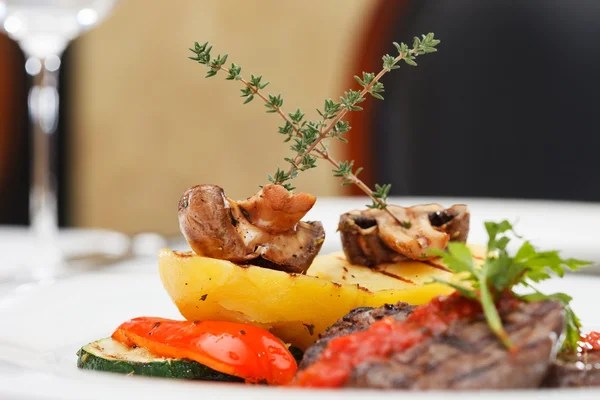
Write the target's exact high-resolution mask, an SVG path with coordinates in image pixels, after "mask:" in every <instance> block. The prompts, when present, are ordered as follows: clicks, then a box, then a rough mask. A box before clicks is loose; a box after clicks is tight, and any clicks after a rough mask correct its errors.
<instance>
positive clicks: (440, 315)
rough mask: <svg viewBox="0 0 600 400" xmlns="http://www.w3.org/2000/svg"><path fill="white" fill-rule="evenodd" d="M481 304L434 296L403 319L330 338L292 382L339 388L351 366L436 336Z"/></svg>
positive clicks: (350, 371) (391, 320) (465, 299)
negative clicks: (315, 358) (321, 350)
mask: <svg viewBox="0 0 600 400" xmlns="http://www.w3.org/2000/svg"><path fill="white" fill-rule="evenodd" d="M479 313H481V305H480V304H479V303H478V302H476V301H473V300H470V299H467V298H465V297H463V296H460V295H459V294H454V295H451V296H449V297H438V298H436V299H434V300H432V301H431V302H430V303H429V304H426V305H424V306H421V307H418V308H416V309H415V310H414V311H413V312H412V314H411V315H410V316H409V317H408V318H407V319H406V320H405V321H394V320H393V319H392V318H390V317H388V318H384V319H382V320H380V321H377V322H375V323H373V324H372V325H371V326H370V327H369V328H368V329H367V330H364V331H361V332H356V333H353V334H350V335H347V336H341V337H337V338H335V339H333V340H331V341H330V342H329V343H328V345H327V347H326V348H325V349H324V350H323V352H322V353H321V357H320V359H319V360H318V361H317V362H316V363H314V364H312V365H311V366H309V367H308V368H307V369H305V370H303V371H301V372H300V373H299V374H298V375H297V377H296V380H295V382H294V384H295V385H297V386H305V387H331V388H333V387H340V386H342V385H343V384H344V383H345V382H346V380H347V379H348V378H349V376H350V374H351V373H352V370H353V368H354V367H355V366H356V365H358V364H360V363H362V362H365V361H367V360H372V359H377V358H379V359H382V358H383V359H385V358H387V357H388V356H389V355H390V354H392V353H397V352H402V351H405V350H406V349H409V348H411V347H412V346H414V345H416V344H418V343H420V342H422V341H424V340H425V339H427V338H430V337H432V336H434V335H439V334H442V333H443V332H445V331H446V330H447V329H448V326H449V325H450V323H451V322H452V321H454V320H456V319H462V318H473V317H474V316H476V315H478V314H479Z"/></svg>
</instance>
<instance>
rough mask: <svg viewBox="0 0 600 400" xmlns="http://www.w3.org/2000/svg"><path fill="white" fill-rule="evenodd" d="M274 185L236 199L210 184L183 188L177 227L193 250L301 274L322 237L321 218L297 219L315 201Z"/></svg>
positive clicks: (310, 197) (323, 235) (323, 233)
mask: <svg viewBox="0 0 600 400" xmlns="http://www.w3.org/2000/svg"><path fill="white" fill-rule="evenodd" d="M275 186H276V185H267V186H265V187H264V188H263V189H261V190H260V191H259V192H258V193H256V194H255V195H254V196H252V197H250V198H249V199H247V200H244V201H242V202H239V203H238V202H235V201H233V200H231V199H230V198H228V197H226V196H225V193H224V192H223V189H221V188H220V187H219V186H215V185H198V186H193V187H191V188H189V189H188V190H186V191H185V192H184V193H183V195H182V196H181V199H180V200H179V226H180V229H181V232H182V233H183V235H184V236H185V238H186V240H187V241H188V243H189V245H190V247H191V248H192V250H194V252H196V253H197V254H199V255H202V256H205V257H211V258H218V259H222V260H229V261H232V262H235V263H238V264H246V263H252V264H256V265H260V266H263V267H267V268H271V269H278V270H282V271H287V272H295V273H304V272H306V270H307V269H308V267H309V266H310V264H311V263H312V261H313V259H314V258H315V257H316V256H317V254H318V252H319V250H320V249H321V246H322V244H323V241H324V239H325V232H324V230H323V226H322V225H321V223H320V222H302V221H300V219H301V218H302V217H303V216H304V215H305V214H306V213H307V212H308V211H309V210H310V208H311V207H312V206H313V204H314V203H315V200H316V199H315V197H314V196H311V195H309V194H305V193H299V194H292V193H289V192H288V191H287V190H286V189H285V188H283V187H281V186H278V187H275ZM282 190H283V192H282Z"/></svg>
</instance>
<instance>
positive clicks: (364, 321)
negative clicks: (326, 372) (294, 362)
mask: <svg viewBox="0 0 600 400" xmlns="http://www.w3.org/2000/svg"><path fill="white" fill-rule="evenodd" d="M414 309H415V306H411V305H410V304H407V303H402V302H398V303H397V304H386V305H384V306H383V307H379V308H372V307H358V308H355V309H354V310H352V311H350V312H349V313H348V314H346V315H345V316H344V317H342V318H341V319H340V320H338V321H337V322H336V323H335V324H333V325H331V326H330V327H329V328H327V331H325V333H324V334H322V335H321V337H320V338H319V340H317V341H316V343H315V344H313V345H312V346H311V347H309V348H308V349H307V350H306V351H305V352H304V356H303V357H302V362H300V365H299V366H298V368H299V369H300V370H302V369H304V368H306V367H308V366H309V365H310V364H312V363H314V362H315V361H316V360H317V359H318V358H319V355H320V354H321V351H323V349H324V348H325V346H327V343H329V341H330V340H331V339H333V338H336V337H338V336H345V335H349V334H351V333H354V332H359V331H363V330H365V329H367V328H368V327H369V326H370V325H371V324H372V323H373V322H375V321H377V320H380V319H381V318H384V317H389V316H391V317H393V318H394V319H395V320H396V321H402V320H404V319H405V318H406V317H407V316H408V315H409V314H410V313H411V312H412V310H414Z"/></svg>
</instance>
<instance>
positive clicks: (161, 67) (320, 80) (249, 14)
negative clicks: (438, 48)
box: [69, 0, 381, 233]
mask: <svg viewBox="0 0 600 400" xmlns="http://www.w3.org/2000/svg"><path fill="white" fill-rule="evenodd" d="M146 3H147V2H146V0H129V1H124V2H121V3H120V4H119V6H118V8H117V9H116V10H115V12H114V14H113V15H112V17H111V18H110V19H109V20H107V21H105V23H103V24H102V25H100V26H98V27H97V28H95V29H94V30H92V31H90V32H89V33H87V34H85V35H84V36H83V37H82V38H80V40H78V41H77V43H76V44H75V46H76V48H75V49H74V50H76V60H75V63H74V65H73V72H74V75H73V76H74V78H75V79H74V80H73V84H72V93H71V95H72V96H71V99H72V101H71V103H72V104H73V105H74V107H73V110H72V111H73V112H72V115H71V123H72V129H71V132H72V133H73V137H72V140H73V143H72V148H73V152H72V154H71V156H70V160H69V165H70V166H71V167H70V171H71V173H72V177H71V178H72V179H71V180H70V182H71V183H72V184H71V188H72V193H71V195H70V196H71V198H72V204H73V208H72V210H71V212H72V213H73V222H75V223H76V224H77V225H83V226H100V227H108V228H113V229H119V230H123V231H126V232H136V231H140V230H154V231H158V232H163V233H175V232H178V222H177V202H178V200H179V197H180V196H181V194H182V193H183V191H184V190H185V189H186V188H188V187H189V186H192V185H195V184H200V183H215V184H219V185H221V186H222V187H224V188H225V191H226V193H227V194H228V195H229V196H230V197H232V198H238V199H239V198H245V197H248V196H250V195H251V194H253V192H254V191H256V190H257V188H258V185H259V184H264V183H265V181H266V174H267V173H269V172H270V173H273V172H275V170H276V169H277V167H278V166H279V167H285V165H286V163H285V161H284V160H283V158H284V157H286V156H289V155H290V153H291V152H290V150H289V149H288V148H289V144H285V143H283V140H282V139H283V138H282V136H281V135H279V134H278V133H277V127H279V126H281V125H282V122H281V120H280V118H278V117H277V116H275V115H270V114H265V113H264V110H265V108H264V106H263V105H262V104H260V103H259V101H258V100H255V101H254V102H253V103H250V104H248V105H242V99H241V98H240V97H239V95H240V92H239V90H240V86H239V85H236V83H235V82H230V81H225V80H224V77H223V76H222V75H219V76H217V77H215V78H212V79H204V75H205V73H206V69H205V68H204V67H203V66H201V65H198V64H197V63H193V62H192V61H190V60H188V59H187V57H188V56H189V51H188V48H189V47H190V46H191V45H192V44H193V42H194V41H210V42H211V43H213V44H214V50H213V52H214V54H215V55H216V54H219V53H221V54H223V53H228V54H229V61H228V63H229V62H231V61H233V62H236V63H238V64H241V65H242V67H243V71H242V72H243V74H244V75H245V76H248V75H249V74H250V73H254V74H263V75H264V77H265V79H266V80H267V81H270V82H271V84H270V86H269V87H268V89H269V91H270V93H273V94H277V93H281V94H282V95H283V97H284V99H285V103H284V105H283V107H284V109H285V111H286V112H293V111H295V110H296V108H297V107H300V108H302V110H303V111H305V112H306V113H307V117H308V118H310V119H316V118H317V117H318V115H317V113H316V112H315V108H317V107H322V106H323V100H324V99H326V98H328V97H331V98H333V99H337V98H338V97H339V96H340V95H341V94H343V91H344V90H347V89H348V78H351V77H352V76H353V75H354V74H356V73H357V71H355V70H353V69H354V68H355V63H354V60H355V58H356V57H358V56H359V52H357V50H358V47H357V44H358V43H359V41H360V40H361V37H362V35H363V33H364V30H365V29H366V28H367V25H368V23H370V21H371V15H372V10H373V7H374V6H375V5H376V4H377V2H376V1H348V0H330V1H325V2H324V1H321V0H306V1H302V2H300V1H289V2H288V1H279V0H260V1H252V2H248V1H243V0H224V1H215V2H198V1H195V0H178V1H176V2H166V1H162V2H153V6H152V7H148V6H146ZM380 57H381V56H380V55H379V56H378V57H377V58H378V59H380ZM355 86H356V83H354V84H353V85H352V87H355ZM332 147H333V150H334V152H335V153H336V154H337V155H338V156H339V158H340V159H345V158H347V154H346V152H347V151H348V148H347V147H343V146H338V145H337V144H333V146H332ZM295 186H297V187H298V190H301V191H307V192H312V193H314V194H316V195H319V196H330V195H337V194H341V193H342V188H341V186H340V183H339V180H337V179H336V178H334V177H333V176H332V173H331V167H330V166H329V165H327V164H322V165H321V167H320V168H317V169H315V170H311V171H309V172H306V173H304V174H302V176H301V177H300V178H298V179H297V180H296V181H295Z"/></svg>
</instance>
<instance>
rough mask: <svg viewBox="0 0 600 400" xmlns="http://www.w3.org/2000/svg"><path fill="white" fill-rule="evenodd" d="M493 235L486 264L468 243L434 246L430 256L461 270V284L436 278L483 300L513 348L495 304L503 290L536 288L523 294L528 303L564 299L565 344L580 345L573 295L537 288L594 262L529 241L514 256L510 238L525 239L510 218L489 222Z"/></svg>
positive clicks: (500, 334)
mask: <svg viewBox="0 0 600 400" xmlns="http://www.w3.org/2000/svg"><path fill="white" fill-rule="evenodd" d="M485 229H486V231H487V233H488V237H489V238H488V253H487V257H486V259H485V261H484V262H483V265H482V266H481V268H478V267H477V266H476V265H475V264H474V262H473V256H472V254H471V251H470V250H469V248H468V247H467V245H466V244H464V243H457V242H451V243H449V244H448V249H447V251H441V250H432V251H431V254H433V255H436V256H438V257H440V258H441V259H442V261H443V262H444V264H445V265H446V267H447V268H448V269H449V270H450V271H452V272H454V273H456V274H458V279H457V281H458V282H449V281H445V280H441V279H434V281H436V282H440V283H444V284H446V285H448V286H450V287H452V288H454V289H455V290H456V291H458V292H459V293H460V294H461V295H463V296H465V297H468V298H471V299H475V300H477V301H479V302H480V303H481V306H482V309H483V313H484V315H485V318H486V320H487V322H488V324H489V326H490V329H491V330H492V331H493V332H494V333H495V334H496V336H497V337H498V339H500V340H501V341H502V343H504V344H505V345H506V346H507V347H508V348H511V347H512V344H511V343H510V340H509V337H508V335H507V334H506V332H505V330H504V328H503V326H502V320H501V318H500V315H499V313H498V309H497V307H496V303H497V301H498V300H499V298H500V295H501V294H502V293H506V292H507V291H511V292H512V290H513V288H514V287H515V286H519V285H521V286H524V287H527V288H530V289H532V290H533V291H534V292H533V293H531V294H527V295H524V296H518V297H519V298H520V299H522V300H524V301H543V300H548V299H551V300H556V301H559V302H560V303H561V304H562V305H563V307H564V309H565V315H566V327H565V330H566V335H565V343H564V346H566V347H568V348H571V349H575V348H577V343H578V341H579V338H580V332H579V331H580V328H581V322H580V321H579V318H577V316H576V315H575V313H574V312H573V310H572V309H571V307H570V306H569V304H570V302H571V297H569V296H568V295H566V294H564V293H554V294H549V295H546V294H543V293H541V292H540V291H538V290H537V289H535V288H534V287H533V286H532V283H537V282H540V281H543V280H546V279H549V278H551V277H553V276H558V277H563V276H564V274H565V272H566V270H571V271H577V270H579V269H580V268H582V267H585V266H587V265H590V264H591V263H590V262H587V261H582V260H576V259H573V258H566V259H563V258H561V257H560V254H559V252H558V251H538V250H537V249H536V248H535V247H534V246H533V245H532V244H531V243H530V242H528V241H524V242H523V243H522V245H521V246H520V247H519V249H518V251H517V252H516V254H515V255H514V256H511V255H510V253H509V252H508V250H507V246H508V244H509V243H510V242H511V240H513V239H515V238H517V239H521V237H520V236H519V235H517V234H516V233H515V231H514V229H513V226H512V224H511V223H510V222H508V221H506V220H505V221H501V222H499V223H496V222H486V223H485Z"/></svg>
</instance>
